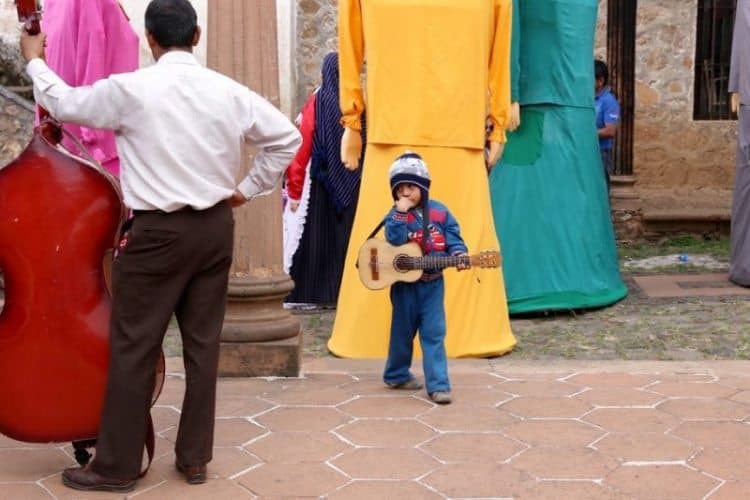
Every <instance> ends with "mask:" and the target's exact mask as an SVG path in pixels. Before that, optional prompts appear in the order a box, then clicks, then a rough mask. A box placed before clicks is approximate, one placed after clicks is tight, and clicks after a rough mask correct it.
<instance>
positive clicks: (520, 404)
mask: <svg viewBox="0 0 750 500" xmlns="http://www.w3.org/2000/svg"><path fill="white" fill-rule="evenodd" d="M498 408H499V409H501V410H505V411H507V412H509V413H512V414H513V415H518V416H519V417H536V418H576V417H580V416H581V415H583V414H584V413H586V412H587V411H589V410H590V409H591V408H592V406H591V405H590V404H589V403H586V402H584V401H580V400H578V399H573V398H539V397H525V396H522V397H520V398H514V399H513V400H511V401H508V402H507V403H504V404H502V405H500V406H498Z"/></svg>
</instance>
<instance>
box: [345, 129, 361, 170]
mask: <svg viewBox="0 0 750 500" xmlns="http://www.w3.org/2000/svg"><path fill="white" fill-rule="evenodd" d="M361 156H362V136H361V135H360V134H359V131H358V130H353V129H350V128H348V127H346V128H344V135H343V136H342V137H341V161H342V162H343V164H344V166H345V167H346V168H347V169H349V170H357V168H358V167H359V158H360V157H361Z"/></svg>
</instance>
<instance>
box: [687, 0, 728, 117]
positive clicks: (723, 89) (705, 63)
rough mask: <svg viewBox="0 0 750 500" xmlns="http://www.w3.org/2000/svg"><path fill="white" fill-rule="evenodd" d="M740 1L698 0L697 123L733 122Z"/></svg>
mask: <svg viewBox="0 0 750 500" xmlns="http://www.w3.org/2000/svg"><path fill="white" fill-rule="evenodd" d="M736 6H737V0H698V26H697V32H696V44H695V94H694V95H695V97H694V104H693V118H694V119H696V120H731V119H733V116H732V111H731V108H730V99H729V91H728V90H727V86H728V84H729V62H730V60H731V57H732V31H733V29H734V12H735V9H736Z"/></svg>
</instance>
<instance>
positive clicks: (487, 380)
mask: <svg viewBox="0 0 750 500" xmlns="http://www.w3.org/2000/svg"><path fill="white" fill-rule="evenodd" d="M503 382H505V379H504V378H501V377H498V376H495V375H493V374H491V373H452V374H451V386H453V387H454V389H458V388H465V387H471V386H478V387H490V386H495V385H497V384H501V383H503Z"/></svg>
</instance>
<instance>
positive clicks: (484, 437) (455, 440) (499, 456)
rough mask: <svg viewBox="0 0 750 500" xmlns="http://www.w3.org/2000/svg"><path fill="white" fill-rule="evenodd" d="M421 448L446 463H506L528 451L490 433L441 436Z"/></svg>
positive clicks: (509, 440) (519, 445) (511, 441)
mask: <svg viewBox="0 0 750 500" xmlns="http://www.w3.org/2000/svg"><path fill="white" fill-rule="evenodd" d="M420 448H421V449H422V450H424V451H425V452H427V453H429V454H430V455H432V456H433V457H435V458H437V459H438V460H441V461H444V462H480V463H489V462H504V461H505V460H507V459H509V458H510V457H512V456H513V455H515V454H517V453H519V452H520V451H523V450H524V449H526V447H525V446H523V445H522V444H520V443H517V442H516V441H513V440H512V439H508V438H506V437H503V436H501V435H500V434H488V433H450V434H441V435H439V436H437V437H436V438H435V439H433V440H431V441H430V442H429V443H425V444H423V445H422V446H420Z"/></svg>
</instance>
